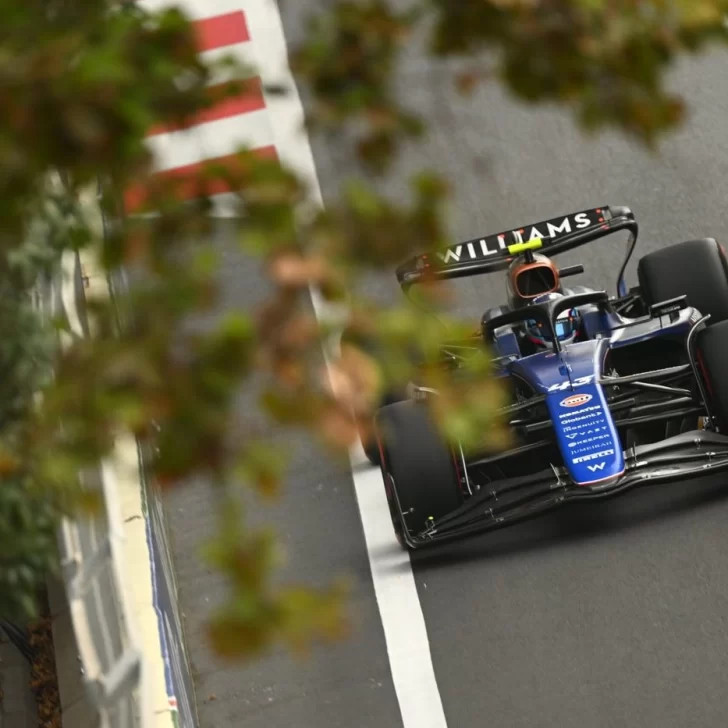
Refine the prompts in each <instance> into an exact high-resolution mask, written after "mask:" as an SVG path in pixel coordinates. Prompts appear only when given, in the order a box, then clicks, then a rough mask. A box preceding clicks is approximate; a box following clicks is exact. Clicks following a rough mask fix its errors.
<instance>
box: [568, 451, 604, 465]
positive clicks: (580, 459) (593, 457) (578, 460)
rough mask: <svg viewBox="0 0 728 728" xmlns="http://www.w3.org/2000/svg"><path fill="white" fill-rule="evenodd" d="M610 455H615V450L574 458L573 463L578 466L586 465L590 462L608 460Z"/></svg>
mask: <svg viewBox="0 0 728 728" xmlns="http://www.w3.org/2000/svg"><path fill="white" fill-rule="evenodd" d="M610 455H614V450H601V451H600V452H593V453H591V454H589V455H582V456H581V457H578V458H574V459H573V460H572V461H571V462H572V463H574V464H575V465H576V464H577V463H585V462H587V461H588V460H598V459H599V458H606V457H609V456H610Z"/></svg>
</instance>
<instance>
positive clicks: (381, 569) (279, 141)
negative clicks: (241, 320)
mask: <svg viewBox="0 0 728 728" xmlns="http://www.w3.org/2000/svg"><path fill="white" fill-rule="evenodd" d="M242 4H243V8H244V10H245V11H246V15H247V18H248V24H249V28H250V35H251V39H252V45H253V49H254V51H255V53H256V54H258V59H257V63H258V67H259V68H260V70H261V75H262V76H263V81H264V83H265V82H266V81H284V82H285V83H286V84H287V85H288V86H290V88H291V89H294V93H291V94H287V95H286V96H285V97H281V98H276V97H271V96H268V97H267V98H266V104H267V106H268V108H269V110H270V114H271V124H272V126H273V131H274V135H275V143H276V148H277V150H278V155H279V157H280V159H281V161H282V162H284V163H285V164H287V165H288V166H290V167H291V168H293V169H294V170H295V171H296V172H297V173H298V174H299V175H301V176H302V177H303V179H304V180H306V182H307V183H308V185H309V187H310V189H309V193H310V198H311V201H312V204H314V205H316V206H323V201H322V197H321V190H320V187H319V183H318V177H317V174H316V168H315V164H314V159H313V154H312V152H311V147H310V144H309V142H308V139H307V136H306V135H305V133H303V132H302V128H303V119H304V116H303V107H302V105H301V102H300V99H299V96H298V93H297V92H296V91H295V89H296V86H295V84H294V82H293V78H292V76H291V73H290V70H289V66H288V50H287V48H286V42H285V36H284V33H283V25H282V22H281V18H280V15H279V13H278V7H277V5H276V3H275V2H274V0H245V1H244V2H243V3H242ZM311 298H312V301H313V305H314V308H315V311H316V315H317V316H318V318H319V319H322V320H323V319H326V320H328V319H329V318H330V317H332V316H337V315H338V313H339V311H337V310H335V309H332V308H331V307H329V306H328V305H326V304H325V302H323V301H322V299H321V297H320V296H319V295H318V294H317V292H316V291H312V292H311ZM326 353H327V352H325V354H326ZM328 360H329V357H328V356H327V361H328ZM361 459H362V453H361V448H356V449H355V451H354V452H352V466H354V465H356V464H357V462H358V461H360V460H361ZM352 478H353V481H354V488H355V491H356V497H357V502H358V504H359V512H360V514H361V520H362V526H363V529H364V536H365V539H366V545H367V550H368V553H369V563H370V565H371V571H372V580H373V582H374V591H375V594H376V597H377V604H378V606H379V613H380V615H381V619H382V625H383V627H384V636H385V640H386V644H387V653H388V656H389V664H390V668H391V671H392V679H393V682H394V689H395V692H396V694H397V700H398V702H399V707H400V711H401V714H402V722H403V725H404V728H446V726H447V721H446V719H445V713H444V710H443V707H442V700H441V698H440V693H439V690H438V687H437V680H436V678H435V670H434V667H433V664H432V655H431V653H430V645H429V640H428V637H427V628H426V625H425V620H424V615H423V613H422V606H421V604H420V600H419V597H418V594H417V587H416V585H415V580H414V575H413V573H412V567H411V562H410V558H409V554H408V553H407V552H406V551H404V550H402V549H401V548H400V547H399V545H398V543H397V541H396V538H395V536H394V532H393V530H392V525H391V521H390V518H389V509H388V506H387V500H386V496H385V493H384V487H383V485H382V478H381V475H380V473H379V471H378V470H375V469H374V468H369V469H368V470H367V471H361V470H359V469H357V468H354V467H352Z"/></svg>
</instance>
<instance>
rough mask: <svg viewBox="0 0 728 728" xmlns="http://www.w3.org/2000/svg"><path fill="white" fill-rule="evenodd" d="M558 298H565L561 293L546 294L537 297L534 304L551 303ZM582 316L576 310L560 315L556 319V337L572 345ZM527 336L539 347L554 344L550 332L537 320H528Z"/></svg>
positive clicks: (568, 310) (526, 324)
mask: <svg viewBox="0 0 728 728" xmlns="http://www.w3.org/2000/svg"><path fill="white" fill-rule="evenodd" d="M557 298H563V296H562V295H561V294H560V293H546V294H544V295H541V296H536V297H535V298H534V299H533V301H532V302H533V303H543V302H544V301H551V300H554V299H557ZM580 320H581V316H580V314H579V312H578V311H577V310H576V309H575V308H570V309H567V310H566V311H563V312H562V313H560V314H559V316H558V318H557V319H556V325H555V327H554V328H555V329H556V336H557V337H558V340H559V341H560V342H561V343H563V344H571V343H572V342H573V341H574V340H575V339H576V337H577V334H578V333H579V323H580ZM525 326H526V335H527V336H528V338H529V339H530V340H531V341H532V342H533V343H534V344H536V345H537V346H539V347H547V346H550V344H551V343H552V341H551V332H550V330H549V329H548V328H547V327H545V326H544V325H543V324H541V323H540V322H539V321H536V320H535V319H528V320H527V321H526V322H525Z"/></svg>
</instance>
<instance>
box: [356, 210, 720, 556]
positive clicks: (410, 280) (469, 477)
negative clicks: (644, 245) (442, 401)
mask: <svg viewBox="0 0 728 728" xmlns="http://www.w3.org/2000/svg"><path fill="white" fill-rule="evenodd" d="M618 231H628V232H629V244H628V250H627V255H626V257H625V260H624V264H623V265H622V268H621V270H620V273H619V278H618V281H617V295H616V296H609V295H608V294H607V293H606V292H604V291H598V290H592V289H589V288H585V287H573V288H567V287H564V286H563V284H562V281H563V279H564V278H566V277H569V276H574V275H578V274H579V273H582V272H583V270H584V269H583V267H582V266H580V265H576V266H570V267H568V268H562V269H559V268H558V267H557V266H556V265H555V263H554V262H553V260H552V259H551V256H554V255H557V254H559V253H563V252H565V251H568V250H572V249H574V248H576V247H577V246H580V245H584V244H585V243H588V242H592V241H594V240H596V239H598V238H601V237H603V236H605V235H610V234H613V233H615V232H618ZM637 236H638V224H637V222H636V220H635V217H634V215H633V213H632V211H631V210H630V209H629V208H627V207H611V208H610V207H600V208H594V209H591V210H586V211H582V212H579V213H575V214H572V215H568V216H566V217H561V218H554V219H552V220H548V221H545V222H542V223H537V224H535V225H529V226H527V227H524V228H519V229H518V230H514V231H507V232H504V233H501V234H499V235H492V236H487V237H484V238H479V239H475V240H470V241H466V242H464V243H460V244H457V245H453V246H451V247H449V248H448V249H446V250H444V251H442V252H441V253H438V254H437V255H436V256H424V255H421V256H417V257H416V258H414V259H413V260H411V261H409V262H408V263H406V264H405V265H403V266H401V267H400V268H399V269H398V270H397V278H398V280H399V282H400V284H401V286H402V287H403V289H404V290H405V291H406V290H407V289H408V288H409V287H410V286H412V285H414V284H416V283H418V282H421V281H423V280H424V279H426V278H427V277H430V278H431V277H434V278H440V279H452V278H460V277H464V276H471V275H476V274H481V273H491V272H497V271H501V272H505V273H506V276H507V286H508V298H509V300H508V301H507V303H506V304H505V305H504V306H502V307H499V308H496V309H492V310H489V311H486V312H485V314H484V315H483V317H482V321H481V327H480V331H479V333H478V341H473V342H469V345H470V346H478V345H481V346H482V342H487V344H488V345H489V346H490V348H491V350H493V351H494V352H495V354H496V358H495V362H494V363H495V365H496V370H497V371H498V373H499V375H500V376H502V377H504V378H505V379H506V382H507V384H508V386H509V388H510V392H511V393H512V404H511V405H510V406H508V407H506V408H505V409H504V410H503V411H502V412H501V414H502V415H503V417H505V418H506V422H508V423H509V427H510V428H511V430H512V432H513V435H514V439H515V446H514V447H513V448H512V449H510V450H508V451H506V452H497V453H493V452H490V453H486V452H483V453H476V454H471V455H468V456H467V457H466V456H465V455H464V454H463V451H462V448H457V447H456V448H453V447H451V446H449V445H448V444H447V443H446V442H445V441H444V439H443V438H442V436H441V435H440V434H439V432H438V430H437V428H436V427H435V425H434V424H433V422H432V421H431V420H430V418H429V416H428V409H427V407H425V406H422V403H423V400H426V398H427V397H430V396H437V393H436V392H432V391H429V390H427V389H426V388H424V387H419V386H418V385H417V384H416V383H412V384H410V386H409V388H408V398H407V399H402V398H401V397H400V398H399V399H400V400H401V401H395V400H397V399H398V397H396V396H395V397H392V398H390V400H389V403H384V406H382V407H381V408H380V409H379V410H378V411H377V413H376V416H375V428H374V430H375V432H376V442H370V443H364V444H365V450H366V451H367V455H368V456H369V458H370V460H372V461H373V462H376V463H378V464H379V465H380V467H381V470H382V474H383V478H384V484H385V488H386V492H387V497H388V501H389V506H390V512H391V517H392V523H393V525H394V529H395V532H396V534H397V537H398V539H399V540H400V543H402V544H403V545H404V546H405V547H408V548H413V549H414V548H419V547H421V546H425V545H428V544H433V543H437V542H440V541H445V540H449V539H454V538H459V537H464V536H467V535H471V534H475V533H478V532H482V531H487V530H492V529H496V528H502V527H504V526H508V525H510V524H513V523H515V522H517V521H521V520H524V519H526V518H530V517H532V516H534V515H536V514H539V513H541V512H544V511H547V510H549V509H552V508H554V507H556V506H559V505H563V504H565V503H570V502H576V501H586V500H592V499H593V500H598V499H600V498H607V497H610V496H613V495H617V494H620V493H623V492H625V491H627V490H629V489H630V488H633V487H636V486H639V485H647V484H654V483H664V482H668V481H675V480H687V479H688V478H691V477H693V478H696V477H699V476H703V475H705V474H706V473H709V472H712V471H717V470H720V469H726V468H728V378H727V377H726V376H725V373H726V372H727V371H728V260H727V258H726V254H725V251H724V250H723V248H722V246H720V245H719V244H718V243H717V242H716V241H715V240H714V239H712V238H704V239H700V240H691V241H687V242H683V243H679V244H676V245H671V246H667V247H664V248H663V249H661V250H659V251H657V252H654V253H650V254H648V255H646V256H644V257H643V258H642V259H641V260H640V261H639V263H638V279H639V285H638V286H637V287H635V288H632V289H631V290H628V289H627V286H626V285H625V281H624V272H625V269H626V266H627V263H628V261H629V259H630V257H631V255H632V252H633V251H634V248H635V244H636V242H637ZM462 343H463V342H460V344H462ZM442 354H443V361H444V362H445V363H448V364H449V365H451V366H452V367H453V368H457V366H458V361H462V359H461V354H462V350H461V349H458V350H457V353H456V350H455V348H454V347H453V349H452V350H448V348H447V347H445V349H444V350H443V352H442Z"/></svg>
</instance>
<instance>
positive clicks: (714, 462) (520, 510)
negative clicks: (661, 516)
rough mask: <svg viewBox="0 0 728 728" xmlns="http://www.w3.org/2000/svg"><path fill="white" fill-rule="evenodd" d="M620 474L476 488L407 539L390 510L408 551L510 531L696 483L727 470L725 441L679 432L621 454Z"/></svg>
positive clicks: (538, 477) (549, 477)
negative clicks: (545, 517)
mask: <svg viewBox="0 0 728 728" xmlns="http://www.w3.org/2000/svg"><path fill="white" fill-rule="evenodd" d="M624 456H625V464H626V467H625V471H624V474H623V475H621V476H619V477H618V478H616V479H614V480H611V481H609V482H607V483H603V484H595V485H591V486H579V485H575V484H574V483H573V482H570V479H569V477H568V474H567V473H566V470H565V468H556V467H554V468H553V469H549V470H544V471H541V472H539V473H533V474H531V475H525V476H521V477H517V478H508V479H504V480H500V481H498V482H497V483H492V484H489V485H488V486H486V487H485V488H481V489H480V490H479V491H477V492H476V493H475V494H474V495H472V496H471V497H470V498H469V499H468V500H467V501H466V502H465V503H463V505H461V506H460V507H459V508H457V509H456V510H454V511H452V512H451V513H449V514H447V515H446V516H443V517H442V518H439V519H437V520H436V521H431V523H430V524H429V525H428V527H427V528H426V529H425V530H423V531H421V532H419V533H413V532H411V531H410V530H409V529H408V528H407V527H406V523H407V520H406V516H405V514H404V513H402V509H401V506H400V503H399V500H398V498H397V495H396V487H395V488H394V489H393V491H394V499H395V503H394V505H395V508H397V509H398V511H399V517H400V519H401V523H402V524H404V528H403V539H404V541H405V543H406V544H407V546H409V547H410V548H413V549H414V548H420V547H423V546H427V545H429V544H433V543H439V542H442V541H450V540H453V539H457V538H463V537H465V536H471V535H474V534H476V533H482V532H485V531H492V530H495V529H498V528H504V527H506V526H510V525H512V524H514V523H517V522H519V521H524V520H526V519H528V518H532V517H534V516H537V515H540V514H542V513H544V512H546V511H549V510H552V509H554V508H556V507H557V506H561V505H564V504H566V503H574V502H578V501H587V500H598V499H603V498H609V497H612V496H616V495H620V494H622V493H624V492H625V491H628V490H630V489H632V488H636V487H638V486H642V485H652V484H658V483H667V482H672V481H676V480H684V479H688V478H698V477H701V476H704V475H708V474H709V473H712V472H714V471H719V470H725V469H728V436H726V435H721V434H718V433H715V432H711V431H708V430H695V431H692V432H684V433H682V434H680V435H676V436H675V437H671V438H669V439H666V440H662V441H661V442H657V443H652V444H649V445H642V446H638V447H635V448H632V449H630V450H627V451H625V453H624Z"/></svg>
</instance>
